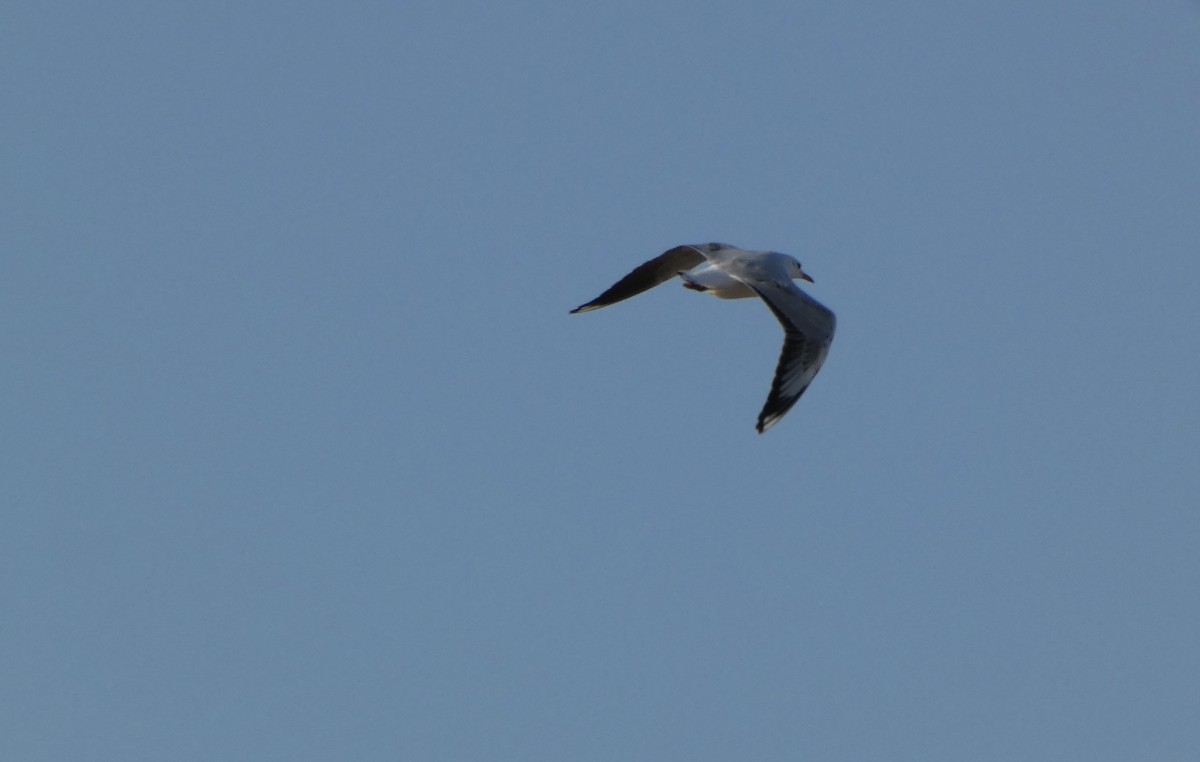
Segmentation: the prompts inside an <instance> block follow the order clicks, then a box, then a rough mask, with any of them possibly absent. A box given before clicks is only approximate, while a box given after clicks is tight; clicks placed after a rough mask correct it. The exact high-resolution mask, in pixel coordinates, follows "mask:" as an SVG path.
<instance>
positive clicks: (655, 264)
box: [571, 246, 705, 313]
mask: <svg viewBox="0 0 1200 762" xmlns="http://www.w3.org/2000/svg"><path fill="white" fill-rule="evenodd" d="M704 259H705V257H704V253H703V252H701V251H700V249H698V248H696V247H695V246H676V247H675V248H673V249H668V250H667V251H664V252H663V253H662V254H659V255H658V256H657V257H655V258H654V259H651V260H650V261H649V262H643V263H642V264H640V265H638V266H637V267H635V268H634V269H633V272H631V273H629V274H628V275H626V276H625V277H624V278H621V280H619V281H617V282H616V283H615V284H613V286H612V288H610V289H608V290H607V291H605V292H604V293H603V294H600V296H597V297H596V298H595V299H593V300H592V301H590V302H588V303H587V304H583V305H580V306H578V307H576V308H575V309H573V310H571V312H572V313H575V312H587V311H588V310H598V309H600V308H601V307H607V306H608V305H610V304H616V303H617V302H619V301H621V300H623V299H628V298H629V297H631V296H637V295H638V294H640V293H642V292H643V291H649V290H650V289H652V288H654V287H655V286H657V285H658V284H660V283H663V282H665V281H668V280H670V279H671V278H673V277H674V276H675V275H676V274H677V273H678V272H679V271H680V270H690V269H692V268H693V267H695V266H696V265H698V264H700V263H701V262H703V261H704Z"/></svg>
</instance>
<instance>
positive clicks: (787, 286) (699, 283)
mask: <svg viewBox="0 0 1200 762" xmlns="http://www.w3.org/2000/svg"><path fill="white" fill-rule="evenodd" d="M676 275H678V276H679V277H680V278H681V279H683V287H684V288H688V289H691V290H692V291H699V292H701V293H704V294H711V295H713V296H715V297H718V298H721V299H745V298H747V297H752V296H757V297H760V298H761V299H762V300H763V301H764V302H766V304H767V306H768V307H770V308H771V312H773V313H774V314H775V317H776V318H777V319H778V320H779V323H780V325H782V326H783V351H782V352H781V353H780V355H779V364H778V365H777V366H776V367H775V378H774V380H773V381H772V382H771V392H770V394H768V395H767V402H766V404H765V405H763V409H762V412H760V413H759V414H758V424H757V425H756V426H755V428H756V429H758V433H759V434H761V433H763V432H764V431H766V430H767V429H769V428H771V427H772V426H774V425H775V424H776V423H778V422H779V419H780V418H783V416H784V414H785V413H787V411H788V410H791V409H792V405H795V404H796V400H798V399H800V395H801V394H804V390H805V389H807V388H808V385H809V384H810V383H812V380H813V378H814V377H815V376H816V375H817V371H818V370H820V369H821V363H823V362H825V356H826V355H827V354H829V344H830V342H831V341H833V331H834V328H835V327H836V325H837V320H836V318H835V317H834V315H833V312H831V311H830V310H829V309H828V308H826V307H825V306H824V305H823V304H821V303H820V302H818V301H817V300H816V299H813V298H812V297H811V296H809V295H808V294H806V293H804V292H803V291H801V290H800V289H799V288H797V287H796V284H795V283H793V282H792V280H793V279H794V278H800V279H801V280H806V281H808V282H809V283H812V282H813V279H812V278H810V277H809V276H808V273H806V272H804V270H803V269H801V267H800V263H799V262H798V261H797V260H796V259H795V258H794V257H791V256H788V255H787V254H780V253H779V252H777V251H749V250H746V249H739V248H737V247H736V246H730V245H729V244H727V243H705V244H695V245H692V244H687V245H683V246H676V247H675V248H673V249H668V250H667V251H665V252H663V253H662V254H659V255H658V256H657V257H655V258H654V259H651V260H650V261H649V262H645V263H643V264H641V265H639V266H638V267H636V268H634V269H633V272H631V273H629V274H628V275H626V276H625V277H624V278H621V280H619V281H617V282H616V283H615V284H614V285H613V286H612V288H610V289H608V290H607V291H605V292H604V293H603V294H600V296H598V297H596V298H595V299H593V300H592V301H590V302H588V303H587V304H583V305H580V306H578V307H576V308H575V309H573V310H571V314H574V313H576V312H590V311H591V310H598V309H600V308H601V307H607V306H608V305H610V304H616V303H617V302H619V301H622V300H624V299H628V298H629V297H631V296H637V295H638V294H640V293H642V292H643V291H648V290H650V289H652V288H654V287H655V286H657V285H659V284H660V283H665V282H666V281H668V280H670V279H671V278H673V277H675V276H676Z"/></svg>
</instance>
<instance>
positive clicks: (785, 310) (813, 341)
mask: <svg viewBox="0 0 1200 762" xmlns="http://www.w3.org/2000/svg"><path fill="white" fill-rule="evenodd" d="M747 285H749V286H750V287H751V288H753V289H754V290H755V291H757V292H758V295H759V296H761V297H762V300H763V301H764V302H766V303H767V306H768V307H770V308H771V312H773V313H775V317H776V318H778V319H779V323H780V325H782V326H783V351H782V352H780V354H779V364H778V365H776V366H775V378H774V380H772V381H771V393H770V394H768V395H767V402H766V404H765V405H763V409H762V412H760V413H759V414H758V426H757V428H758V433H759V434H761V433H763V432H764V431H766V430H767V429H769V428H771V427H772V426H774V425H775V424H776V423H778V422H779V419H780V418H782V417H783V416H784V414H785V413H787V411H789V410H791V409H792V405H795V404H796V400H798V399H800V395H801V394H804V390H805V389H807V388H808V385H809V384H810V383H812V380H813V378H814V377H815V376H816V375H817V371H818V370H820V369H821V363H823V362H825V356H826V355H827V354H829V344H830V342H832V341H833V332H834V329H835V328H836V326H837V319H836V318H835V317H834V314H833V312H831V311H830V310H829V309H828V308H826V307H825V306H824V305H823V304H821V303H820V302H818V301H817V300H816V299H813V298H812V297H811V296H809V295H808V294H806V293H804V292H803V291H801V290H800V289H799V288H796V284H794V283H792V282H791V281H787V282H785V283H784V282H779V281H774V280H772V281H768V282H763V281H759V282H751V283H747Z"/></svg>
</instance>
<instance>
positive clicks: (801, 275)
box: [800, 270, 813, 283]
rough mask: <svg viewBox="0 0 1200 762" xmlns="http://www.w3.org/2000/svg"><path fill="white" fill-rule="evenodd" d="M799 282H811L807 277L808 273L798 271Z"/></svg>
mask: <svg viewBox="0 0 1200 762" xmlns="http://www.w3.org/2000/svg"><path fill="white" fill-rule="evenodd" d="M800 280H806V281H808V282H809V283H812V282H813V279H812V278H810V277H808V273H806V272H804V271H803V270H801V271H800Z"/></svg>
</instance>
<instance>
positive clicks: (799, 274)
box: [785, 255, 813, 283]
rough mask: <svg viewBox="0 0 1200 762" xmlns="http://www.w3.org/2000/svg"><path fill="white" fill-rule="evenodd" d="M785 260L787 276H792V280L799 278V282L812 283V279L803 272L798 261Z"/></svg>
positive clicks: (789, 258) (791, 258)
mask: <svg viewBox="0 0 1200 762" xmlns="http://www.w3.org/2000/svg"><path fill="white" fill-rule="evenodd" d="M785 256H786V255H785ZM787 259H788V263H787V268H788V275H790V276H792V277H793V278H799V279H800V280H806V281H808V282H809V283H812V282H813V279H812V277H811V276H809V274H808V273H806V272H804V268H803V267H801V266H800V260H798V259H796V258H795V257H788V258H787Z"/></svg>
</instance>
